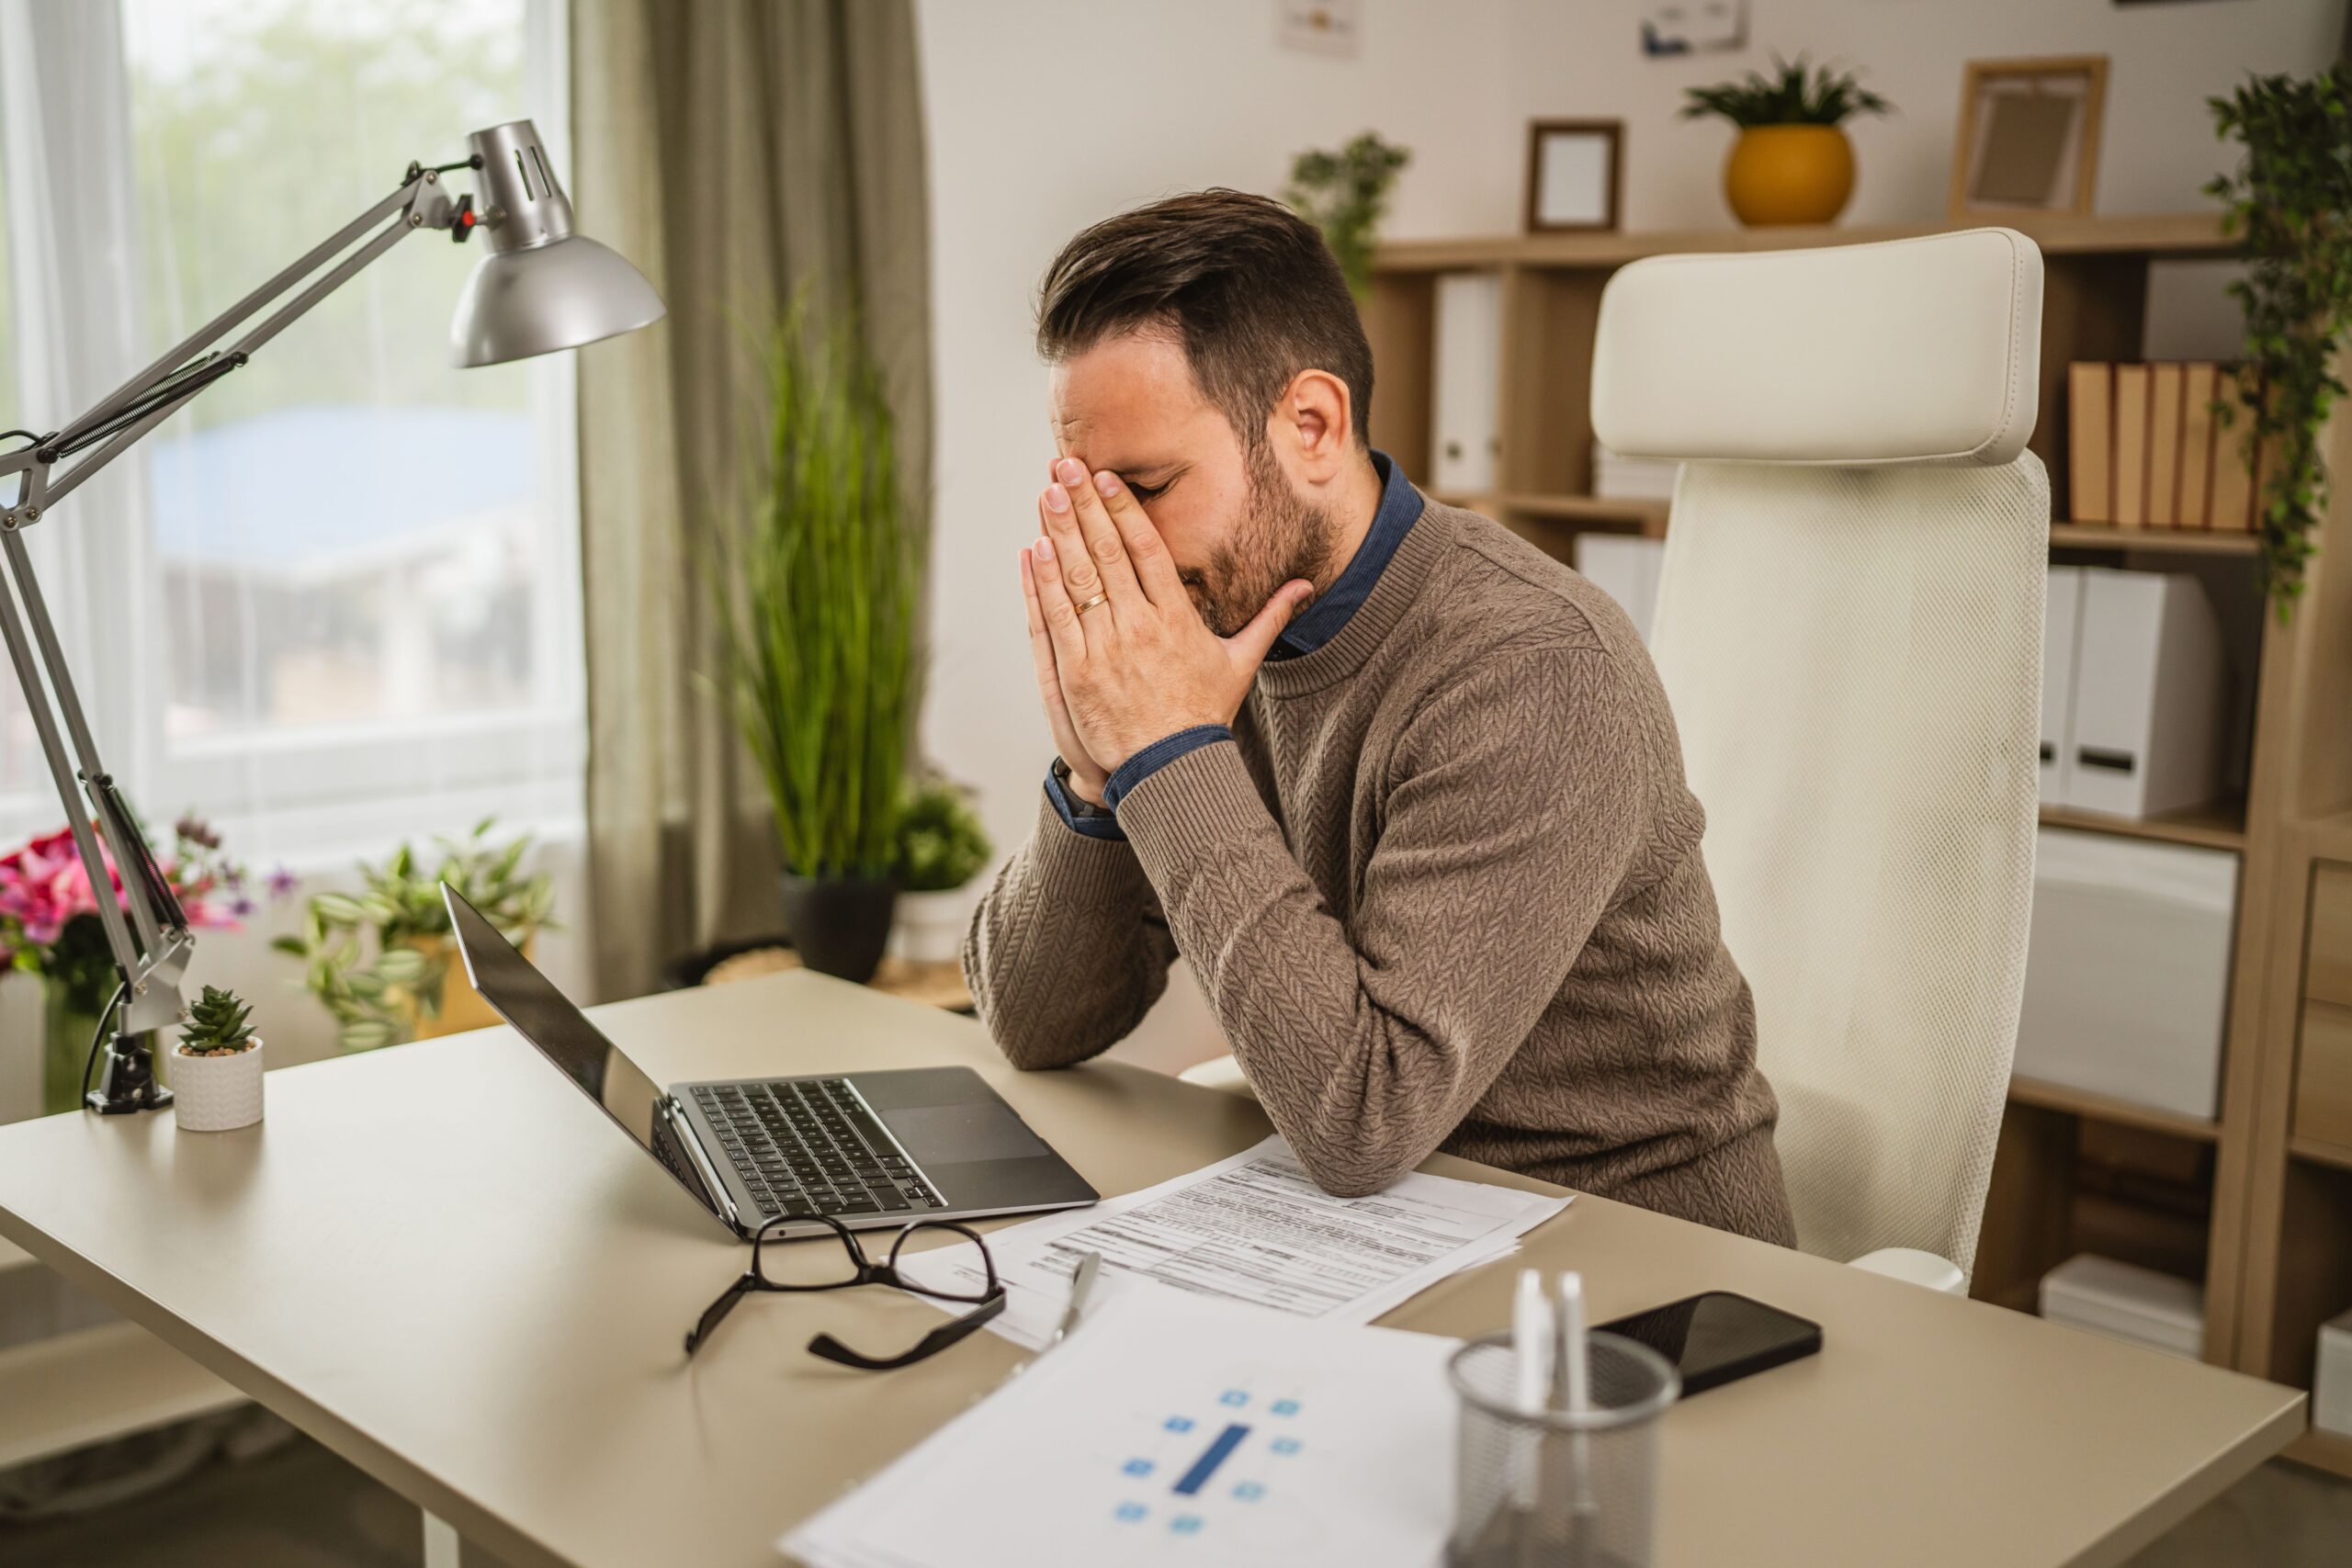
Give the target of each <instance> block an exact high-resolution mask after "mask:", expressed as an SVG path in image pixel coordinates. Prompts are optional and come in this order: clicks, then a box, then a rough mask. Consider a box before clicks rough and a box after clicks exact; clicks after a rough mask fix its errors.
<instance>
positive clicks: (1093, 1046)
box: [964, 791, 1176, 1068]
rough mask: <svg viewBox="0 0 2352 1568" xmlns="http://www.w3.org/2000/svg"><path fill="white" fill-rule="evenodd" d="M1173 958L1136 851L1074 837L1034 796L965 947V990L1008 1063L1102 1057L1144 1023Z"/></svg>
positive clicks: (1054, 1063)
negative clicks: (1017, 843)
mask: <svg viewBox="0 0 2352 1568" xmlns="http://www.w3.org/2000/svg"><path fill="white" fill-rule="evenodd" d="M1175 957H1176V947H1175V943H1174V942H1173V941H1172V940H1171V939H1170V936H1169V933H1168V922H1167V919H1166V918H1165V917H1164V916H1163V915H1162V914H1161V913H1160V908H1159V898H1158V897H1157V896H1155V895H1154V894H1153V892H1152V889H1151V883H1150V882H1149V881H1148V879H1147V878H1146V877H1145V876H1144V874H1143V868H1142V867H1140V866H1138V865H1137V864H1136V857H1135V852H1134V850H1132V849H1131V848H1129V847H1128V845H1127V843H1126V841H1125V840H1123V839H1116V838H1110V839H1104V838H1094V837H1090V836H1089V835H1087V834H1084V833H1081V832H1078V831H1075V830H1074V829H1071V828H1070V827H1069V824H1067V823H1065V822H1064V821H1063V820H1062V818H1061V814H1060V813H1059V812H1058V811H1057V810H1056V809H1055V807H1054V805H1053V803H1052V802H1051V801H1050V800H1047V799H1046V798H1045V797H1044V794H1043V792H1042V791H1041V792H1040V795H1039V802H1038V811H1037V825H1036V827H1035V829H1034V830H1033V831H1032V832H1031V833H1030V835H1029V841H1028V842H1027V843H1025V844H1023V845H1022V846H1021V848H1020V849H1019V850H1018V851H1017V852H1015V853H1014V854H1013V856H1012V859H1011V860H1009V861H1007V862H1006V863H1005V864H1004V869H1003V870H1002V871H1001V872H999V873H998V874H997V878H996V882H995V884H994V886H991V887H990V888H989V892H988V896H987V897H985V898H983V899H981V900H980V907H979V909H978V913H976V914H975V915H974V916H973V918H972V926H971V930H970V931H968V932H967V933H966V935H965V938H964V978H965V981H966V983H967V984H968V985H969V986H970V987H971V990H972V1001H973V1004H974V1006H975V1007H976V1008H977V1009H978V1012H979V1015H980V1021H982V1022H983V1023H985V1024H987V1025H988V1028H989V1033H990V1034H991V1035H993V1036H994V1037H995V1039H996V1043H997V1044H998V1045H999V1047H1001V1049H1002V1050H1003V1052H1004V1054H1005V1056H1006V1058H1007V1059H1009V1060H1010V1061H1011V1062H1012V1065H1013V1066H1016V1067H1023V1068H1031V1067H1066V1066H1070V1065H1072V1064H1073V1063H1077V1062H1082V1061H1085V1060H1086V1059H1087V1058H1088V1057H1090V1056H1094V1055H1101V1054H1102V1053H1103V1052H1104V1051H1106V1050H1108V1049H1110V1047H1111V1046H1113V1045H1114V1044H1115V1043H1118V1042H1119V1041H1120V1040H1122V1039H1124V1038H1125V1036H1126V1035H1127V1033H1128V1032H1130V1031H1131V1030H1133V1029H1134V1028H1135V1026H1136V1024H1138V1023H1140V1022H1142V1021H1143V1016H1144V1014H1145V1013H1147V1012H1148V1011H1150V1010H1151V1005H1152V1003H1154V1002H1156V1001H1158V1000H1159V994H1160V993H1161V992H1162V991H1164V990H1166V989H1167V988H1168V966H1169V964H1171V963H1173V962H1174V961H1175Z"/></svg>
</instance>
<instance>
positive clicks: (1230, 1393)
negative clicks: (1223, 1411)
mask: <svg viewBox="0 0 2352 1568" xmlns="http://www.w3.org/2000/svg"><path fill="white" fill-rule="evenodd" d="M1216 1402H1217V1403H1218V1404H1234V1405H1240V1404H1249V1403H1250V1396H1249V1394H1247V1393H1243V1392H1242V1391H1241V1390H1240V1389H1238V1388H1229V1389H1227V1390H1226V1391H1225V1392H1224V1393H1220V1394H1218V1395H1217V1396H1216Z"/></svg>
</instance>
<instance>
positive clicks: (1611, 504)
mask: <svg viewBox="0 0 2352 1568" xmlns="http://www.w3.org/2000/svg"><path fill="white" fill-rule="evenodd" d="M2014 226H2015V227H2017V228H2018V229H2019V230H2021V231H2023V232H2025V233H2027V234H2029V235H2030V236H2031V237H2032V238H2033V239H2034V241H2035V242H2036V243H2039V244H2040V245H2041V250H2042V257H2043V268H2044V273H2043V310H2042V335H2041V422H2040V423H2039V424H2038V426H2037V427H2036V430H2035V432H2034V434H2033V437H2032V439H2031V441H2030V446H2031V448H2032V450H2033V451H2034V452H2035V454H2036V455H2037V456H2039V457H2041V460H2042V463H2043V464H2044V466H2045V467H2046V468H2048V469H2049V470H2050V476H2051V492H2052V495H2053V496H2058V497H2064V495H2066V494H2067V475H2066V463H2065V450H2064V434H2065V427H2064V382H2065V375H2066V366H2067V364H2068V362H2069V361H2071V360H2076V359H2093V360H2107V361H2114V362H2128V361H2132V360H2137V359H2139V358H2141V357H2142V338H2143V319H2144V317H2145V314H2146V306H2147V298H2148V275H2149V268H2150V265H2151V264H2152V263H2154V262H2157V261H2163V260H2170V259H2182V258H2196V257H2207V258H2222V257H2226V256H2227V255H2229V254H2230V252H2231V246H2230V243H2229V242H2228V241H2227V240H2226V239H2224V238H2223V236H2222V232H2221V228H2220V225H2219V223H2218V221H2217V220H2215V219H2214V218H2212V217H2211V216H2210V215H2207V214H2199V213H2186V214H2168V215H2157V216H2148V217H2090V218H2073V217H2069V218H2048V219H2038V220H2019V221H2018V222H2017V223H2015V224H2014ZM1949 227H1952V226H1951V225H1944V224H1912V225H1880V226H1871V227H1855V228H1826V229H1778V230H1761V231H1755V230H1709V231H1690V232H1679V233H1675V232H1667V233H1648V234H1640V233H1634V234H1626V233H1611V234H1583V233H1576V234H1545V235H1535V236H1524V237H1521V236H1502V237H1496V238H1468V239H1454V240H1427V241H1414V242H1404V243H1392V244H1389V245H1386V246H1384V247H1383V248H1382V250H1381V252H1380V254H1379V255H1378V258H1377V260H1376V262H1375V265H1374V280H1373V289H1372V296H1371V299H1370V301H1369V303H1368V305H1367V307H1366V309H1365V312H1364V318H1365V326H1366V330H1367V332H1368V333H1369V334H1370V336H1371V339H1372V344H1373V355H1374V364H1375V368H1376V371H1377V376H1378V380H1377V397H1376V400H1375V403H1374V436H1375V438H1376V441H1377V444H1378V445H1379V446H1381V447H1382V448H1383V449H1384V450H1385V451H1387V452H1389V453H1390V454H1391V455H1393V456H1394V457H1396V458H1397V460H1398V461H1399V462H1401V463H1402V464H1403V465H1404V467H1405V471H1406V472H1407V473H1408V474H1411V475H1416V476H1419V475H1426V474H1428V473H1430V472H1431V471H1432V464H1431V462H1430V456H1431V454H1430V398H1431V382H1432V378H1433V369H1434V365H1433V359H1434V352H1433V351H1434V343H1433V336H1434V326H1435V300H1436V284H1437V279H1438V278H1439V277H1440V276H1443V275H1445V274H1448V273H1455V272H1464V271H1486V272H1492V273H1494V274H1496V275H1497V276H1498V278H1499V280H1500V284H1501V310H1502V330H1501V336H1500V342H1501V364H1500V365H1499V367H1498V377H1499V378H1500V387H1499V400H1498V405H1497V407H1498V420H1497V432H1498V437H1499V450H1498V454H1497V466H1496V475H1495V482H1494V484H1493V485H1492V486H1491V488H1489V489H1488V490H1487V491H1481V492H1480V493H1477V494H1443V495H1441V497H1440V499H1442V500H1445V501H1448V502H1453V503H1454V504H1458V505H1465V506H1469V507H1471V508H1473V509H1474V510H1476V511H1480V512H1483V513H1487V515H1489V516H1492V517H1494V518H1496V519H1497V520H1498V521H1499V522H1501V523H1502V524H1504V525H1506V526H1508V527H1510V528H1511V529H1512V530H1513V531H1514V532H1517V533H1519V534H1521V536H1524V537H1526V538H1528V539H1530V540H1532V541H1533V542H1534V543H1536V544H1537V545H1539V546H1541V547H1544V549H1546V550H1548V551H1550V552H1552V553H1553V554H1555V555H1557V556H1559V557H1561V558H1564V559H1566V558H1569V556H1570V552H1571V550H1572V549H1573V547H1574V545H1575V541H1576V538H1577V536H1578V535H1579V534H1584V533H1589V532H1596V531H1605V532H1610V533H1618V534H1628V533H1631V534H1641V535H1645V536H1650V537H1663V536H1665V534H1666V532H1667V529H1668V526H1669V525H1670V516H1669V507H1668V504H1667V503H1666V502H1658V501H1617V500H1602V499H1600V498H1598V497H1595V496H1594V495H1592V494H1591V478H1592V476H1591V469H1590V464H1591V457H1590V448H1591V436H1592V426H1591V418H1590V410H1589V403H1588V387H1589V380H1590V376H1591V356H1592V337H1593V332H1594V328H1595V325H1596V323H1597V321H1598V319H1599V314H1600V291H1601V289H1602V288H1603V287H1604V286H1605V285H1606V283H1607V282H1608V279H1609V276H1610V274H1611V272H1613V271H1614V270H1615V269H1616V268H1617V267H1619V266H1621V265H1624V264H1625V263H1627V262H1630V261H1634V260H1638V259H1639V258H1641V257H1644V256H1649V255H1659V254H1673V253H1683V252H1693V251H1708V252H1730V251H1755V250H1774V249H1790V248H1803V247H1811V246H1821V245H1840V244H1856V243H1867V242H1871V241H1876V240H1891V239H1904V238H1909V237H1912V236H1915V235H1921V234H1929V233H1937V232H1941V231H1945V230H1946V229H1948V228H1949ZM2339 374H2352V365H2347V366H2346V367H2343V368H2342V369H2340V370H2339ZM2323 441H2324V448H2323V450H2324V452H2325V453H2326V454H2327V455H2328V457H2329V459H2330V462H2331V466H2332V467H2333V468H2334V470H2335V472H2336V473H2338V474H2340V475H2344V476H2346V483H2345V484H2343V485H2342V486H2340V487H2339V488H2338V490H2337V492H2336V495H2335V499H2334V501H2333V502H2332V510H2331V513H2330V514H2329V516H2328V518H2327V519H2326V522H2325V526H2324V530H2323V533H2322V536H2321V541H2320V546H2321V553H2320V555H2319V557H2318V558H2317V559H2316V560H2314V561H2313V563H2312V570H2311V577H2310V582H2311V586H2310V590H2309V592H2308V593H2307V594H2306V596H2305V599H2304V601H2303V603H2302V604H2301V608H2300V609H2299V611H2298V613H2297V615H2296V617H2295V619H2294V621H2293V622H2292V623H2291V624H2290V625H2286V626H2282V625H2280V624H2279V623H2278V620H2277V619H2276V617H2274V616H2272V615H2268V614H2267V613H2266V612H2265V610H2264V608H2263V606H2262V605H2261V604H2260V602H2259V599H2258V596H2257V595H2258V588H2257V583H2256V570H2255V568H2256V541H2255V539H2254V537H2253V536H2251V535H2246V534H2230V533H2209V532H2205V531H2202V530H2194V529H2190V530H2184V529H2170V528H2117V527H2110V526H2106V525H2077V524H2074V523H2070V522H2068V521H2066V520H2065V519H2064V518H2063V517H2058V518H2053V519H2052V524H2051V529H2050V545H2051V549H2052V553H2053V556H2054V557H2055V558H2058V559H2061V560H2066V561H2076V562H2089V563H2094V564H2114V565H2125V566H2133V567H2143V568H2146V569H2149V570H2173V571H2188V570H2193V571H2196V572H2197V573H2198V574H2199V576H2200V577H2202V578H2204V580H2205V581H2206V582H2207V584H2208V587H2209V589H2210V590H2211V592H2213V593H2214V595H2215V597H2216V601H2217V604H2218V605H2220V606H2221V607H2222V609H2223V613H2224V620H2225V621H2229V620H2232V619H2233V618H2234V622H2235V626H2236V631H2235V635H2234V636H2233V638H2232V643H2233V650H2234V652H2235V654H2236V655H2237V656H2238V657H2239V658H2240V659H2241V660H2243V661H2244V662H2245V664H2246V665H2247V666H2248V667H2249V668H2250V670H2251V671H2252V673H2251V675H2250V677H2249V679H2247V680H2246V681H2245V692H2244V698H2243V705H2244V707H2245V713H2244V714H2243V715H2241V721H2242V725H2243V728H2244V730H2245V744H2246V750H2247V757H2246V765H2245V769H2244V776H2245V785H2244V788H2243V791H2242V793H2241V794H2240V795H2238V796H2237V797H2235V798H2232V799H2229V800H2223V801H2217V802H2214V803H2212V804H2211V805H2209V806H2205V807H2199V808H2197V809H2194V810H2190V811H2184V812H2178V813H2175V814H2172V815H2170V816H2166V817H2160V818H2151V819H2146V820H2131V819H2124V818H2109V817H2102V816H2098V815H2095V814H2092V813H2087V812H2080V811H2072V810H2065V809H2059V808H2045V809H2044V810H2043V811H2042V813H2041V820H2042V822H2043V824H2044V825H2045V826H2048V827H2052V828H2064V829H2075V830H2080V831H2088V832H2100V833H2114V834H2120V835H2123V836H2126V837H2131V838H2137V839H2143V840H2153V841H2156V842H2164V843H2175V844H2187V845H2193V846H2197V847H2199V848H2204V849H2211V850H2220V851H2225V852H2230V853H2233V854H2234V855H2236V856H2237V857H2238V858H2239V865H2240V871H2239V900H2238V913H2237V924H2236V930H2235V932H2234V940H2233V953H2232V958H2231V989H2230V1001H2229V1007H2228V1013H2227V1019H2226V1023H2225V1029H2224V1037H2223V1059H2222V1100H2221V1107H2222V1109H2221V1114H2220V1115H2219V1117H2217V1118H2215V1119H2213V1120H2210V1121H2208V1120H2204V1119H2200V1118H2196V1117H2188V1116H2180V1115H2177V1114H2174V1113H2172V1112H2168V1111H2157V1110H2152V1109H2150V1108H2147V1107H2144V1106H2139V1105H2133V1104H2131V1103H2129V1102H2126V1101H2122V1100H2110V1099H2107V1098H2105V1097H2102V1096H2098V1095H2092V1094H2086V1093H2082V1092H2080V1091H2077V1090H2075V1089H2067V1088H2064V1087H2063V1086H2060V1085H2055V1084H2049V1083H2041V1082H2037V1081H2034V1080H2031V1079H2026V1078H2019V1079H2017V1080H2015V1081H2014V1082H2013V1083H2012V1084H2011V1086H2010V1092H2009V1103H2008V1111H2007V1116H2006V1118H2005V1120H2004V1123H2003V1127H2002V1133H2001V1145H2000V1153H1999V1156H1998V1157H1997V1159H1996V1165H1995V1169H1994V1175H1993V1184H1992V1190H1991V1191H1990V1193H1989V1194H1988V1195H1987V1199H1986V1208H1985V1231H1984V1235H1983V1239H1982V1241H1981V1242H1980V1245H1979V1250H1978V1258H1977V1268H1976V1277H1975V1280H1974V1281H1973V1293H1974V1294H1976V1295H1977V1296H1979V1297H1980V1298H1983V1299H1985V1300H1989V1301H1995V1302H1998V1303H2002V1304H2005V1305H2008V1306H2013V1307H2018V1308H2021V1309H2023V1310H2028V1311H2030V1310H2031V1309H2032V1304H2033V1299H2034V1287H2035V1284H2036V1282H2037V1281H2038V1280H2040V1278H2041V1275H2042V1274H2043V1273H2045V1272H2047V1271H2048V1270H2049V1269H2051V1268H2052V1267H2054V1266H2055V1265H2056V1264H2058V1263H2059V1262H2061V1261H2063V1260H2064V1258H2067V1257H2069V1256H2071V1255H2072V1254H2073V1253H2075V1252H2076V1251H2098V1252H2104V1253H2107V1254H2108V1255H2109V1256H2113V1257H2119V1258H2125V1259H2127V1260H2130V1261H2134V1262H2141V1263H2144V1264H2146V1265H2148V1266H2150V1267H2155V1268H2162V1269H2167V1270H2169V1271H2171V1272H2175V1273H2181V1274H2188V1275H2192V1276H2194V1277H2197V1278H2199V1279H2200V1280H2202V1281H2203V1283H2204V1286H2205V1291H2206V1342H2205V1359H2207V1360H2209V1361H2212V1362H2215V1363H2217V1364H2220V1365H2223V1366H2230V1367H2234V1368H2236V1369H2238V1370H2240V1371H2247V1372H2252V1373H2255V1374H2256V1375H2259V1376H2264V1377H2269V1378H2273V1379H2277V1380H2278V1381H2281V1382H2290V1383H2301V1384H2302V1385H2303V1386H2308V1385H2309V1381H2310V1377H2311V1368H2312V1348H2313V1339H2314V1336H2315V1334H2316V1331H2317V1326H2318V1325H2319V1324H2320V1323H2321V1322H2323V1321H2324V1320H2325V1319H2326V1318H2328V1317H2330V1316H2332V1315H2334V1314H2335V1313H2337V1312H2341V1311H2343V1310H2344V1309H2345V1308H2346V1306H2352V1148H2343V1147H2339V1146H2337V1145H2332V1144H2328V1143H2324V1142H2321V1141H2318V1140H2315V1139H2312V1138H2309V1137H2298V1136H2296V1135H2295V1134H2294V1133H2293V1125H2294V1095H2295V1082H2296V1056H2297V1051H2298V1049H2299V1046H2300V1044H2301V1028H2300V1020H2301V1017H2302V1012H2303V1007H2304V998H2303V994H2302V987H2303V985H2304V972H2305V953H2306V947H2307V944H2308V942H2310V941H2312V940H2315V939H2313V938H2312V936H2311V935H2310V933H2311V931H2312V929H2313V919H2312V898H2313V892H2312V889H2313V887H2314V886H2315V885H2316V884H2315V881H2314V879H2315V877H2317V876H2318V875H2319V874H2320V868H2323V867H2329V866H2341V867H2343V868H2344V871H2345V873H2346V875H2352V725H2347V724H2346V723H2345V722H2344V721H2343V718H2342V716H2343V715H2344V714H2345V713H2346V712H2347V711H2352V416H2346V415H2341V414H2340V415H2339V417H2338V418H2337V420H2336V421H2335V424H2334V425H2333V426H2332V427H2331V429H2330V430H2329V431H2327V432H2325V433H2324V435H2323ZM2062 504H2063V502H2062ZM2331 568H2333V570H2331ZM2345 940H2346V942H2352V932H2347V933H2346V936H2345ZM2345 962H2346V964H2352V954H2347V955H2346V959H2345ZM2347 972H2352V971H2347ZM2346 1003H2347V1005H2352V998H2346ZM2289 1453H2290V1457H2291V1458H2294V1459H2296V1460H2298V1461H2301V1462H2303V1463H2306V1464H2312V1465H2316V1466H2319V1467H2321V1468H2324V1469H2327V1470H2331V1471H2335V1472H2337V1473H2340V1474H2345V1475H2352V1438H2341V1437H2335V1436H2333V1435H2330V1434H2327V1433H2323V1432H2316V1431H2314V1432H2312V1433H2311V1434H2308V1435H2307V1436H2306V1437H2305V1438H2302V1439H2301V1440H2299V1441H2298V1442H2297V1444H2296V1445H2295V1446H2294V1447H2293V1448H2292V1449H2290V1450H2289Z"/></svg>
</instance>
